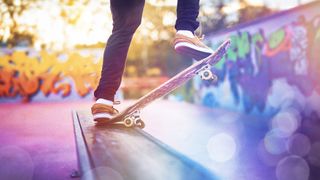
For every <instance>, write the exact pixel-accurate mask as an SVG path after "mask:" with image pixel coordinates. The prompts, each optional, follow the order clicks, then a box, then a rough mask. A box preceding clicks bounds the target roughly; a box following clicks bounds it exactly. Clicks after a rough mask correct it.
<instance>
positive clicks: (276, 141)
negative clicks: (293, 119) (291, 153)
mask: <svg viewBox="0 0 320 180" xmlns="http://www.w3.org/2000/svg"><path fill="white" fill-rule="evenodd" d="M263 141H264V146H265V148H266V150H267V151H268V152H269V153H270V154H281V153H283V152H285V151H286V138H283V137H281V136H279V131H278V129H273V130H271V131H269V132H268V133H267V134H266V135H265V137H264V139H263Z"/></svg>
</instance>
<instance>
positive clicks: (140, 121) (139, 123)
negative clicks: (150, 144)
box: [135, 119, 145, 129]
mask: <svg viewBox="0 0 320 180" xmlns="http://www.w3.org/2000/svg"><path fill="white" fill-rule="evenodd" d="M135 126H137V127H139V128H140V129H143V128H144V127H145V124H144V122H143V121H142V120H141V119H137V120H135Z"/></svg>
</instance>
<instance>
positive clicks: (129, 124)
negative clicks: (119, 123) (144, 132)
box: [123, 117, 134, 127]
mask: <svg viewBox="0 0 320 180" xmlns="http://www.w3.org/2000/svg"><path fill="white" fill-rule="evenodd" d="M123 123H124V125H125V126H126V127H132V126H133V123H134V121H133V119H132V118H130V117H127V118H125V119H124V120H123Z"/></svg>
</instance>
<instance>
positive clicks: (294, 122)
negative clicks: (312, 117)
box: [271, 109, 300, 137]
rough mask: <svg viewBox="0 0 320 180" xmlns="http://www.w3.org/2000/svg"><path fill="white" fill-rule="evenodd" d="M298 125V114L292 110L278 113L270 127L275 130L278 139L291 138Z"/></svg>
mask: <svg viewBox="0 0 320 180" xmlns="http://www.w3.org/2000/svg"><path fill="white" fill-rule="evenodd" d="M299 125H300V116H299V113H298V112H297V111H296V110H294V109H287V110H284V111H281V112H280V113H278V114H277V115H276V116H275V117H274V118H273V119H272V120H271V126H272V128H273V129H277V133H278V134H277V135H278V136H280V137H289V136H291V135H292V134H293V133H294V132H295V131H296V130H297V128H298V127H299Z"/></svg>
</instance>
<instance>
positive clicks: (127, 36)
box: [91, 0, 144, 122]
mask: <svg viewBox="0 0 320 180" xmlns="http://www.w3.org/2000/svg"><path fill="white" fill-rule="evenodd" d="M110 6H111V12H112V20H113V29H112V34H111V36H110V37H109V39H108V42H107V45H106V48H105V51H104V55H103V65H102V71H101V78H100V81H99V84H98V87H97V89H96V90H95V92H94V96H95V98H96V99H97V101H96V103H95V104H94V105H93V106H92V107H91V112H92V115H93V119H94V120H95V121H98V122H101V121H106V120H109V119H110V118H111V117H112V116H113V115H114V114H116V113H117V110H115V109H114V108H113V101H114V96H115V93H116V91H117V90H118V88H119V86H120V83H121V78H122V74H123V71H124V68H125V62H126V58H127V54H128V49H129V46H130V43H131V39H132V36H133V34H134V32H135V31H136V29H137V28H138V26H139V25H140V23H141V17H142V12H143V7H144V0H111V1H110Z"/></svg>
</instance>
